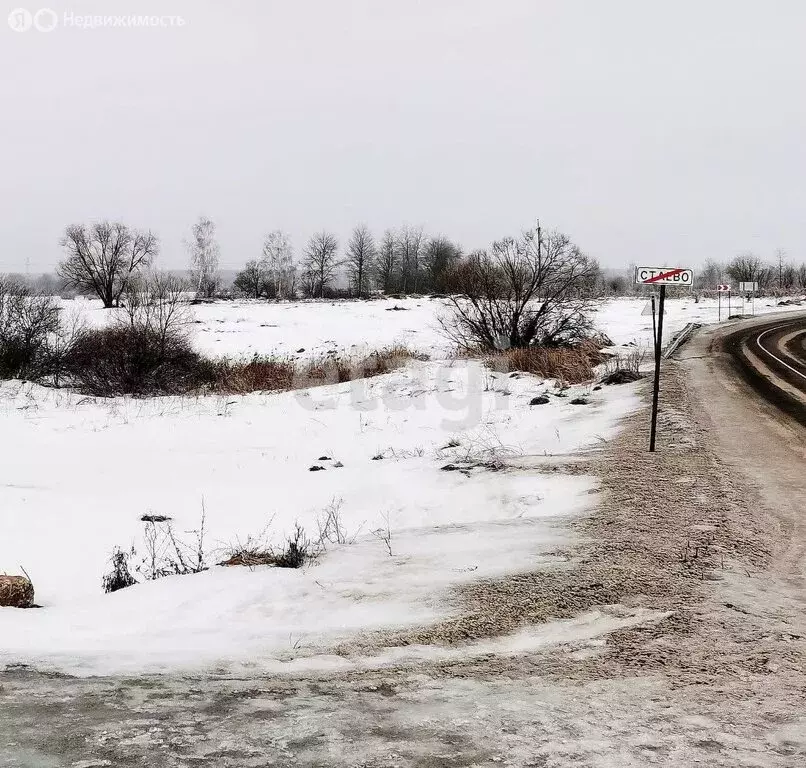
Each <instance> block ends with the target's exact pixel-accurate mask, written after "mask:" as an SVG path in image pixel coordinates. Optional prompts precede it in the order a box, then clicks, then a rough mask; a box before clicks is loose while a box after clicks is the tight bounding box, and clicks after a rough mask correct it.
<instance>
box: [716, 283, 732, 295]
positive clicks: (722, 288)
mask: <svg viewBox="0 0 806 768" xmlns="http://www.w3.org/2000/svg"><path fill="white" fill-rule="evenodd" d="M716 289H717V290H718V291H719V292H720V293H730V286H729V285H727V284H725V283H720V284H719V285H718V286H717V287H716Z"/></svg>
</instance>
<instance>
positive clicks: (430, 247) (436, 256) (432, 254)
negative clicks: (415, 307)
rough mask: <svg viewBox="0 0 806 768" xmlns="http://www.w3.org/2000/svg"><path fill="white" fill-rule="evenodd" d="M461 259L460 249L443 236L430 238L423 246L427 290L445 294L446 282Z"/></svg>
mask: <svg viewBox="0 0 806 768" xmlns="http://www.w3.org/2000/svg"><path fill="white" fill-rule="evenodd" d="M461 258H462V249H461V248H460V247H459V246H458V245H456V243H453V242H451V241H450V240H449V239H448V238H447V237H445V236H444V235H438V236H437V237H432V238H431V239H430V240H429V241H428V243H427V244H426V246H425V255H424V263H425V271H426V275H427V277H428V286H427V287H428V289H429V290H432V291H436V292H437V293H445V292H446V291H447V290H448V289H449V285H448V280H449V276H450V274H451V272H452V271H453V269H454V267H455V266H456V265H457V264H458V263H459V261H460V260H461Z"/></svg>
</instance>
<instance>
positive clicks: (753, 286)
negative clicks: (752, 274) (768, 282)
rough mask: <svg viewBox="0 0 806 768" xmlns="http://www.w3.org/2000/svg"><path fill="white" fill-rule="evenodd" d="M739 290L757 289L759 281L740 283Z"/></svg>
mask: <svg viewBox="0 0 806 768" xmlns="http://www.w3.org/2000/svg"><path fill="white" fill-rule="evenodd" d="M739 290H740V291H742V292H745V291H757V290H758V283H739Z"/></svg>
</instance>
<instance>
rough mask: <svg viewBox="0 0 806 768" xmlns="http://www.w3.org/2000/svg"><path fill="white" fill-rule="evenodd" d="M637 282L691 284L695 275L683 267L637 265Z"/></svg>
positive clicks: (645, 283) (646, 283) (647, 283)
mask: <svg viewBox="0 0 806 768" xmlns="http://www.w3.org/2000/svg"><path fill="white" fill-rule="evenodd" d="M635 282H636V283H640V284H643V285H691V284H692V283H693V282H694V275H693V274H692V272H691V270H690V269H684V268H682V267H636V268H635Z"/></svg>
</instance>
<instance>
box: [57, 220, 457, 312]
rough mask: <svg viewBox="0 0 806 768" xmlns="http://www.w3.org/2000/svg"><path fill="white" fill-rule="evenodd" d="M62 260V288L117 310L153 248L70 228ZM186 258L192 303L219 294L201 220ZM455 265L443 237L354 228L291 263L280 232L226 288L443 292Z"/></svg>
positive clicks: (109, 225) (326, 237)
mask: <svg viewBox="0 0 806 768" xmlns="http://www.w3.org/2000/svg"><path fill="white" fill-rule="evenodd" d="M61 244H62V246H63V248H64V249H65V258H64V260H63V261H62V262H60V264H59V266H58V268H57V274H58V276H59V277H60V278H61V280H62V285H63V286H66V287H68V288H72V289H75V290H76V291H78V292H79V293H85V294H90V295H95V296H97V297H98V298H99V299H100V300H101V301H102V302H103V305H104V307H116V306H119V305H120V302H121V297H122V296H123V294H124V292H125V290H126V286H127V285H128V283H129V282H130V281H131V279H132V278H133V277H135V276H137V275H138V274H139V273H141V272H144V271H146V270H148V269H149V268H150V267H152V266H153V264H154V261H155V259H156V258H157V256H158V253H159V240H158V238H157V237H156V235H154V234H153V233H152V232H144V231H138V230H135V229H132V228H130V227H128V226H127V225H126V224H123V223H121V222H109V221H100V222H94V223H92V224H88V225H85V224H75V225H72V226H69V227H68V228H67V229H66V230H65V234H64V237H63V238H62V241H61ZM185 246H186V248H187V250H188V253H189V270H188V274H189V287H190V288H191V289H192V290H193V291H195V294H196V296H197V297H199V298H212V297H214V296H216V295H218V294H219V293H220V292H221V290H222V288H223V287H224V286H222V283H221V279H220V276H219V260H220V247H219V244H218V240H217V237H216V229H215V224H214V222H213V221H212V220H211V219H209V218H206V217H201V218H200V219H199V220H198V221H197V222H196V224H194V225H193V228H192V230H191V235H190V237H189V238H188V239H187V240H186V241H185ZM461 258H462V250H461V248H460V247H459V246H458V245H457V244H456V243H454V242H452V241H451V240H449V239H448V238H446V237H444V236H436V237H427V236H426V235H425V234H424V233H423V229H422V227H412V226H409V225H404V226H403V227H401V228H400V229H398V230H393V229H387V230H386V231H385V232H384V233H383V235H382V237H381V238H380V240H376V238H375V236H374V235H373V233H372V232H371V230H370V229H369V228H368V227H367V226H366V225H364V224H361V225H359V226H357V227H355V228H354V229H353V231H352V233H351V235H350V238H349V240H348V241H347V243H346V245H345V247H344V250H343V252H341V251H340V248H339V241H338V239H337V237H336V235H334V234H333V233H331V232H328V231H326V230H322V231H321V232H317V233H316V234H314V235H312V236H311V237H310V238H309V240H308V242H307V243H306V245H305V248H304V250H303V253H302V256H301V259H300V260H299V262H297V261H296V259H295V255H294V250H293V246H292V244H291V239H290V237H289V236H288V235H287V234H286V233H285V232H282V231H281V230H275V231H274V232H270V233H269V234H268V235H266V237H265V239H264V242H263V248H262V252H261V255H260V257H259V258H256V259H252V260H250V261H249V262H247V264H246V265H245V266H244V268H243V269H242V270H241V271H240V272H239V273H238V274H237V276H236V278H235V281H234V288H235V290H236V291H238V292H239V293H240V294H242V295H245V296H249V297H251V298H267V299H271V298H293V297H295V296H298V295H302V296H304V297H307V298H322V297H325V296H327V295H331V294H332V292H333V290H334V286H335V284H336V282H337V278H338V277H339V275H340V274H343V275H344V276H346V279H347V285H348V292H349V295H352V296H356V297H359V298H361V297H365V296H367V295H368V294H369V293H371V292H372V291H376V290H379V291H382V292H384V293H387V294H391V293H424V292H445V291H447V290H448V289H449V284H448V280H449V276H450V274H451V272H452V270H453V269H454V268H455V266H456V265H457V264H458V263H459V262H460V260H461Z"/></svg>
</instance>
